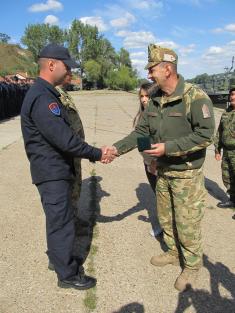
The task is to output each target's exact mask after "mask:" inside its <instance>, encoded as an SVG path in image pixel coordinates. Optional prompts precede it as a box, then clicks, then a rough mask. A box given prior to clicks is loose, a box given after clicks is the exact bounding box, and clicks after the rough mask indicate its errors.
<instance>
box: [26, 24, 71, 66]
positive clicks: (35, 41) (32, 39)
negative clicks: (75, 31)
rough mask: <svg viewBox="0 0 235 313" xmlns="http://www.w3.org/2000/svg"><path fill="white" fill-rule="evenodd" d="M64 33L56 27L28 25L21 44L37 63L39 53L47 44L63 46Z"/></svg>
mask: <svg viewBox="0 0 235 313" xmlns="http://www.w3.org/2000/svg"><path fill="white" fill-rule="evenodd" d="M64 39H65V38H64V31H63V30H61V29H60V28H59V27H58V26H56V25H54V26H50V25H49V24H30V25H28V26H27V27H26V29H25V32H24V36H23V37H22V38H21V42H22V43H23V44H24V45H25V46H27V48H28V49H29V51H30V52H31V53H32V55H33V58H34V61H37V59H38V55H39V52H40V51H41V50H42V48H43V47H45V46H46V45H47V44H49V43H56V44H61V45H62V44H63V43H64Z"/></svg>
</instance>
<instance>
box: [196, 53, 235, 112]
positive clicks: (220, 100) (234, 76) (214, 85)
mask: <svg viewBox="0 0 235 313" xmlns="http://www.w3.org/2000/svg"><path fill="white" fill-rule="evenodd" d="M233 65H234V56H233V57H232V64H231V67H230V68H229V67H225V68H224V69H225V72H224V73H223V74H215V75H212V76H211V80H210V81H209V82H207V83H206V84H204V85H206V86H202V88H203V89H204V90H205V91H206V93H207V94H208V96H209V97H210V98H211V100H212V102H213V104H214V105H215V106H218V107H222V108H225V107H226V105H227V103H228V101H229V90H230V89H231V88H234V87H235V71H232V70H233Z"/></svg>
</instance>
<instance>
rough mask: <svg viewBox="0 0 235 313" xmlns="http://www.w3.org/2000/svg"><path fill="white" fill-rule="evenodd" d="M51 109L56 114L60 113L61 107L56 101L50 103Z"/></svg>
mask: <svg viewBox="0 0 235 313" xmlns="http://www.w3.org/2000/svg"><path fill="white" fill-rule="evenodd" d="M48 107H49V109H50V111H51V112H52V113H53V114H55V115H58V116H59V115H60V108H59V105H58V104H57V103H56V102H52V103H50V104H49V105H48Z"/></svg>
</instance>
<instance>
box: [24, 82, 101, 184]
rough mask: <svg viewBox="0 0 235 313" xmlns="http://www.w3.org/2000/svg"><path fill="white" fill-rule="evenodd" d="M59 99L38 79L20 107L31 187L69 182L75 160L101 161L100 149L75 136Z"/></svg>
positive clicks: (54, 91)
mask: <svg viewBox="0 0 235 313" xmlns="http://www.w3.org/2000/svg"><path fill="white" fill-rule="evenodd" d="M59 97H60V94H59V93H58V91H57V90H56V89H55V88H54V87H53V86H52V85H51V84H49V83H48V82H47V81H45V80H43V79H42V78H38V79H37V80H36V82H35V84H34V85H33V86H32V87H31V88H30V89H29V91H28V92H27V94H26V96H25V99H24V102H23V105H22V109H21V128H22V133H23V138H24V144H25V150H26V154H27V157H28V159H29V161H30V169H31V175H32V181H33V183H34V184H39V183H42V182H45V181H50V180H59V179H72V178H73V176H74V168H73V158H74V157H80V158H86V159H89V160H90V161H98V160H100V159H101V155H102V152H101V150H100V149H98V148H95V147H93V146H90V145H89V144H87V143H86V142H84V141H83V139H81V138H79V137H78V136H77V135H75V134H74V132H73V131H72V129H71V127H70V124H69V121H68V117H67V113H66V110H65V108H64V106H63V105H62V104H61V102H60V98H59ZM57 106H58V108H59V110H58V109H56V110H54V109H53V108H57ZM53 111H54V112H53ZM58 112H59V114H58Z"/></svg>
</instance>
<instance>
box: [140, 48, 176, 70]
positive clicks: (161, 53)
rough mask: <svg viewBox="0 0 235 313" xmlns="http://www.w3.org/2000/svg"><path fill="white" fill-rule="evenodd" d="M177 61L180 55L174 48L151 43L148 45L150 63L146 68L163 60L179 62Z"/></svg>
mask: <svg viewBox="0 0 235 313" xmlns="http://www.w3.org/2000/svg"><path fill="white" fill-rule="evenodd" d="M177 61H178V56H177V54H176V53H175V52H174V51H173V50H171V49H169V48H165V47H161V46H158V45H155V44H152V43H151V44H150V45H149V46H148V64H147V65H146V66H145V69H146V70H147V69H149V68H150V67H152V66H154V65H157V64H159V63H161V62H171V63H174V64H177Z"/></svg>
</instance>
